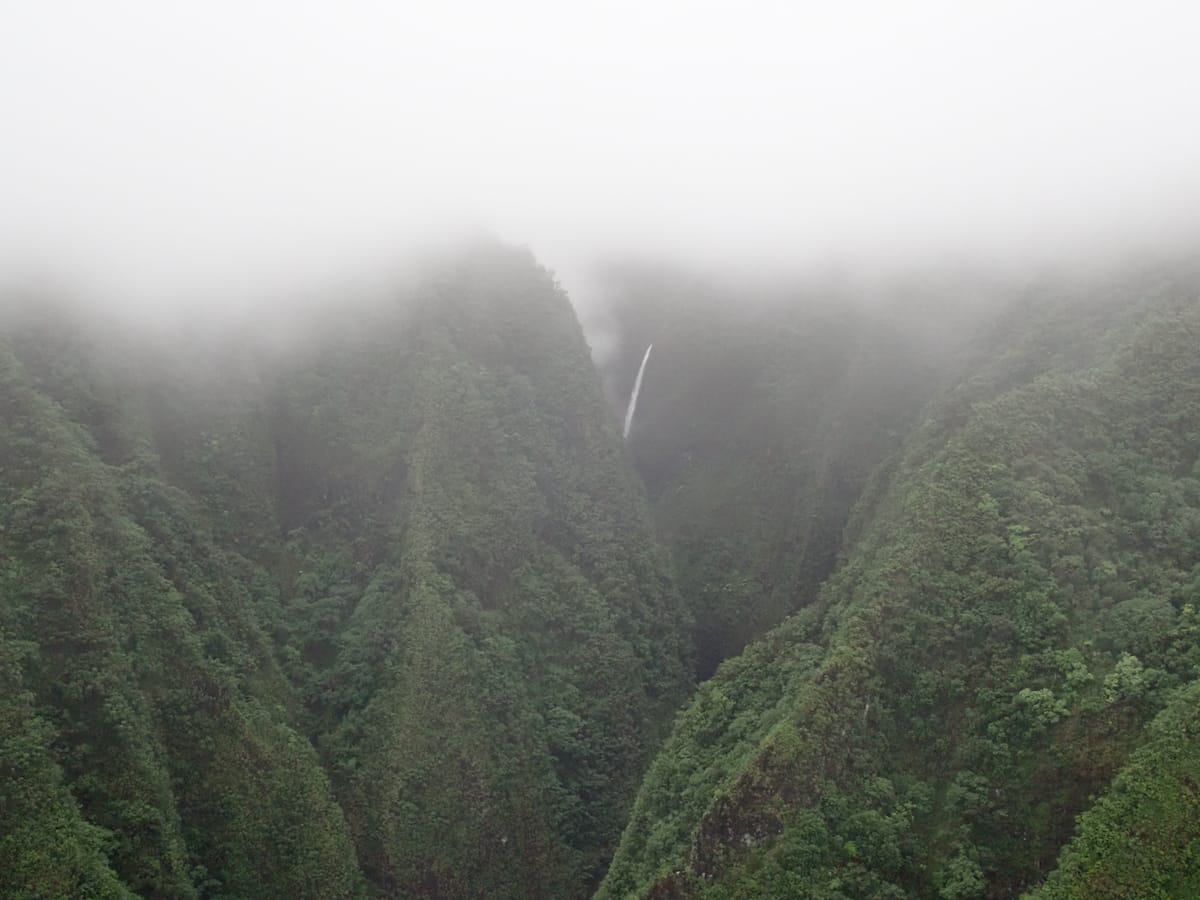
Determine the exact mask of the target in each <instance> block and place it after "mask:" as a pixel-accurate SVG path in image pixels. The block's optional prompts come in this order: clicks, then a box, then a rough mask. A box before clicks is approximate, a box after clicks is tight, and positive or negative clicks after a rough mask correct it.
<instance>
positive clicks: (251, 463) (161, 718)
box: [0, 247, 691, 898]
mask: <svg viewBox="0 0 1200 900" xmlns="http://www.w3.org/2000/svg"><path fill="white" fill-rule="evenodd" d="M400 294H401V296H399V297H398V298H397V299H396V300H395V301H394V302H392V303H390V304H387V305H379V304H361V305H359V306H357V307H354V306H351V307H350V308H348V309H343V310H340V311H338V314H337V315H336V316H335V315H333V314H332V313H328V312H326V313H322V312H319V311H314V312H312V313H311V314H310V319H309V320H307V321H300V322H293V323H290V327H289V331H288V333H284V334H279V333H278V332H279V329H276V330H275V332H274V333H271V334H270V335H269V336H270V337H271V338H272V340H271V341H267V340H266V339H264V338H263V337H262V335H264V334H266V332H264V331H263V330H261V329H258V330H255V331H254V332H253V333H254V334H256V335H259V336H260V337H259V338H258V339H250V338H246V337H239V334H240V333H241V332H238V331H233V332H229V331H218V332H214V333H212V334H209V335H200V336H194V337H192V338H191V339H190V340H188V341H179V342H171V343H167V344H163V345H160V346H159V347H157V348H155V349H147V348H146V346H145V345H144V344H143V343H141V342H135V341H132V340H130V339H127V338H123V337H121V336H120V335H119V334H116V333H112V332H111V331H109V330H106V329H105V328H104V327H101V326H98V325H97V324H96V323H87V322H83V321H81V316H82V314H79V313H75V314H71V313H63V312H57V313H56V312H47V311H38V312H30V313H28V314H27V315H24V316H22V317H17V318H15V319H14V320H13V321H11V322H10V323H9V325H8V326H7V328H6V331H5V334H4V336H3V337H0V380H2V384H0V403H2V404H3V415H2V416H0V467H2V471H0V491H2V492H3V494H2V496H0V592H2V594H3V605H2V607H0V634H2V635H3V644H2V651H3V653H2V655H0V662H2V663H3V665H2V666H0V674H2V675H3V678H4V685H5V687H6V691H5V696H6V697H7V698H8V699H7V700H6V701H5V705H4V706H3V707H2V709H0V716H3V721H4V723H5V729H4V732H3V735H4V737H3V745H2V749H0V754H2V755H0V764H2V765H3V766H4V767H5V768H4V774H5V777H4V778H3V779H2V784H3V787H2V788H0V790H3V791H4V792H5V793H4V800H5V802H4V804H3V807H4V808H3V812H0V816H3V817H4V823H5V828H4V830H3V839H2V841H0V853H2V854H3V857H2V859H3V862H4V863H5V864H4V865H3V866H2V867H0V871H2V872H3V874H2V875H0V879H3V880H4V881H5V882H6V884H5V885H4V890H3V891H2V892H3V893H5V894H6V895H9V894H11V895H14V896H24V895H29V896H63V895H77V894H86V895H94V896H110V895H111V896H125V895H128V894H129V893H131V892H132V893H136V894H142V895H155V896H172V897H189V896H204V897H250V896H264V897H278V896H304V897H321V898H327V897H339V896H359V895H363V894H365V893H367V892H369V891H379V892H382V893H386V894H397V893H399V894H407V895H423V896H444V897H454V896H461V897H474V896H479V895H481V894H484V895H490V896H581V895H584V894H586V893H589V892H590V888H591V886H592V885H593V884H594V882H595V880H596V879H598V878H599V876H600V875H601V874H602V872H603V867H604V865H605V863H606V862H607V859H608V857H609V855H610V854H611V850H612V847H613V845H614V843H615V840H616V838H617V836H618V834H619V832H620V829H621V827H622V825H623V823H624V820H625V816H626V813H627V810H628V806H629V804H630V803H631V801H632V795H633V792H634V790H635V789H636V786H637V781H638V778H639V775H640V773H641V771H643V769H644V768H645V765H646V763H647V760H648V757H649V754H650V753H651V751H652V750H653V749H654V748H655V746H656V744H657V742H658V740H659V738H660V736H661V732H662V729H663V727H664V726H665V724H666V723H667V721H668V719H669V715H670V713H671V712H673V710H674V709H675V708H676V707H677V706H678V704H679V703H680V702H681V701H682V699H683V698H684V696H685V692H686V690H687V685H688V680H689V672H690V667H691V665H690V661H689V658H688V649H687V647H688V644H687V634H688V625H687V617H686V613H685V611H684V609H683V607H682V604H681V602H680V600H679V595H678V593H677V592H676V590H675V588H674V585H673V582H672V577H671V574H670V567H669V564H668V562H667V558H666V556H665V554H664V553H663V552H662V551H660V550H659V548H658V546H657V545H656V543H655V541H654V539H653V536H652V530H651V525H650V520H649V515H648V510H647V508H646V506H645V504H644V501H643V500H642V499H641V495H640V489H639V488H638V486H637V484H636V480H635V478H634V477H633V475H632V471H631V469H630V468H629V467H628V464H627V462H626V457H625V454H624V449H623V447H622V444H621V441H620V438H619V436H618V434H617V432H616V430H615V423H613V421H612V420H611V417H610V416H609V415H608V413H607V410H606V408H605V405H604V399H603V396H602V393H601V390H600V387H599V379H598V377H597V375H596V373H595V371H594V370H593V368H592V367H591V365H590V363H589V361H588V351H587V347H586V344H585V343H584V340H583V337H582V334H581V332H580V330H579V327H578V324H577V323H576V321H575V319H574V316H573V313H572V311H571V309H570V306H569V305H568V303H567V301H566V298H565V297H564V295H563V294H562V293H561V291H559V290H558V289H557V287H556V285H555V284H554V283H553V281H552V279H551V278H550V277H549V276H548V275H547V274H546V273H545V272H544V271H543V270H541V269H540V268H538V267H537V266H536V265H534V264H533V263H532V261H531V260H530V258H529V256H528V254H526V253H524V252H520V251H509V250H506V249H502V248H495V247H479V248H477V249H475V250H473V251H471V252H468V253H466V254H464V255H463V256H460V257H455V258H452V259H446V260H443V261H442V262H440V263H437V264H434V265H430V266H429V267H428V269H427V270H424V271H422V272H419V273H418V274H417V276H416V277H415V278H414V279H413V280H412V284H411V285H410V286H409V287H408V288H406V289H404V290H403V291H401V292H400ZM34 809H41V810H45V811H44V812H42V813H39V814H37V815H34V814H32V813H31V810H34Z"/></svg>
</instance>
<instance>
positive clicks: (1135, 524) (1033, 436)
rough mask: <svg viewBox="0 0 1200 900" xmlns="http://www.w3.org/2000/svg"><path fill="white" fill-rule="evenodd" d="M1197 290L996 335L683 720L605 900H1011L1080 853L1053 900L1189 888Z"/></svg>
mask: <svg viewBox="0 0 1200 900" xmlns="http://www.w3.org/2000/svg"><path fill="white" fill-rule="evenodd" d="M1195 291H1196V289H1195V287H1194V285H1193V284H1191V283H1188V282H1183V283H1180V282H1175V281H1170V280H1166V279H1162V278H1156V277H1154V276H1153V275H1147V274H1144V273H1143V274H1141V275H1139V276H1138V277H1137V278H1136V279H1131V280H1130V282H1129V283H1125V284H1116V285H1112V284H1110V285H1107V286H1105V288H1104V289H1103V290H1100V289H1097V288H1096V286H1094V285H1092V286H1085V288H1084V289H1083V290H1081V293H1082V294H1083V295H1084V296H1083V297H1072V296H1065V297H1064V296H1063V294H1064V291H1063V290H1062V288H1061V286H1060V287H1050V288H1046V289H1045V290H1043V291H1041V292H1039V293H1037V294H1035V295H1034V296H1033V297H1032V298H1031V299H1030V301H1029V302H1028V303H1027V304H1025V305H1024V306H1022V307H1020V308H1017V309H1015V310H1013V311H1012V313H1011V314H1010V315H1009V316H1008V317H1006V318H1005V319H1004V320H1003V321H1002V322H1001V323H1000V324H999V325H998V326H997V327H996V328H994V329H993V330H992V331H991V333H989V334H988V335H986V339H985V340H984V341H982V342H981V346H982V347H983V348H987V349H986V350H981V354H982V356H981V358H980V359H979V361H978V362H976V363H975V364H974V366H973V371H974V373H975V374H974V375H973V376H972V377H971V378H970V379H968V380H966V381H964V382H963V384H961V385H960V386H959V387H957V388H956V389H954V390H952V391H950V392H949V394H948V395H947V396H946V397H944V398H943V399H942V400H940V401H938V402H937V403H936V404H935V405H934V406H933V407H932V408H931V410H930V411H929V413H928V414H927V417H926V420H925V421H924V423H923V424H922V425H921V426H920V427H919V428H918V429H917V430H916V431H915V432H914V434H913V435H912V437H911V438H910V439H909V440H908V441H907V442H906V446H905V449H904V451H903V454H902V455H901V457H900V458H899V460H898V462H897V463H896V464H895V465H894V466H892V467H891V468H890V470H889V472H888V473H886V475H885V477H881V478H880V479H878V480H877V482H876V483H875V484H874V485H873V486H872V488H871V489H870V490H869V491H868V494H867V496H865V497H864V499H863V501H862V502H861V504H860V506H859V513H858V521H856V522H855V523H853V524H852V526H851V528H850V534H851V536H852V539H853V546H852V548H851V549H850V551H849V555H848V558H847V561H846V563H845V565H844V566H842V567H841V568H840V569H839V570H838V572H837V573H836V574H835V575H834V576H833V577H832V578H831V579H830V580H829V581H828V582H827V584H826V585H825V587H824V588H823V590H822V591H821V594H820V596H819V598H818V599H817V601H816V602H815V604H813V605H812V606H809V607H807V608H806V609H805V611H804V613H803V614H801V615H800V616H798V617H796V618H794V619H793V620H791V621H789V622H788V623H786V624H785V625H784V626H782V627H781V628H780V629H778V630H776V631H775V632H773V633H772V634H771V635H770V636H769V637H768V639H767V640H766V641H764V642H762V643H761V644H758V645H753V646H752V647H751V649H750V650H748V651H747V653H745V654H743V656H742V657H741V658H739V659H736V660H733V661H730V662H728V663H726V664H725V665H724V666H723V667H722V668H721V669H720V670H719V671H718V672H717V674H716V676H715V677H714V678H713V679H712V680H711V681H710V682H709V683H708V684H706V685H705V686H704V687H703V688H702V689H701V691H700V692H699V694H698V696H697V698H696V699H695V700H694V701H693V703H692V704H691V706H690V707H689V708H688V710H687V711H686V712H685V713H684V714H683V715H682V716H681V717H680V719H679V720H678V722H677V724H676V728H675V732H674V734H673V735H672V737H671V738H670V739H669V741H668V742H667V744H666V745H665V747H664V750H663V752H662V754H660V756H659V757H658V758H657V759H656V761H655V763H654V765H653V766H652V768H651V771H650V773H649V775H648V777H647V779H646V782H645V783H644V785H643V788H642V792H641V794H640V796H639V798H638V801H637V804H636V807H635V812H634V815H633V817H632V819H631V822H630V824H629V826H628V827H627V829H626V831H625V835H624V837H623V839H622V843H621V846H620V848H619V850H618V853H617V856H616V858H615V860H614V862H613V865H612V867H611V869H610V871H609V874H608V876H607V879H606V881H605V883H604V885H603V887H602V889H601V891H600V896H602V897H616V896H628V895H633V896H642V895H652V896H661V897H683V896H704V897H752V896H779V897H783V896H786V897H867V896H875V897H884V896H895V897H902V896H939V897H945V898H966V897H983V896H996V897H1000V896H1012V895H1014V894H1018V893H1020V892H1021V891H1022V890H1024V889H1030V888H1033V887H1035V886H1036V885H1038V884H1039V883H1041V882H1042V881H1043V880H1044V879H1046V877H1047V875H1048V874H1050V873H1051V872H1052V871H1054V870H1055V866H1056V858H1057V857H1058V855H1059V851H1060V848H1062V847H1063V846H1064V845H1068V846H1067V849H1066V850H1064V851H1063V857H1062V860H1061V870H1059V871H1058V872H1056V873H1055V875H1054V876H1053V878H1051V880H1050V881H1049V882H1048V884H1047V886H1046V888H1045V890H1046V891H1047V892H1048V895H1050V896H1089V897H1097V896H1186V895H1188V894H1189V893H1190V892H1191V891H1190V890H1189V888H1191V889H1194V885H1195V879H1196V877H1197V865H1200V858H1198V857H1196V856H1195V853H1194V849H1195V840H1196V838H1197V836H1198V835H1200V822H1198V820H1197V818H1196V815H1195V813H1196V807H1195V798H1194V796H1192V795H1193V794H1194V779H1195V778H1196V777H1197V774H1198V773H1197V770H1196V768H1195V763H1196V759H1195V756H1194V753H1193V752H1192V746H1191V743H1190V741H1189V734H1190V733H1191V731H1192V730H1194V718H1193V716H1194V709H1195V707H1194V693H1191V691H1192V685H1193V684H1194V683H1195V680H1196V678H1197V676H1198V675H1200V670H1198V668H1197V666H1198V665H1200V643H1198V642H1197V635H1198V632H1197V631H1196V609H1197V603H1198V601H1200V594H1198V593H1197V592H1198V591H1200V569H1198V568H1197V562H1196V561H1197V560H1198V559H1200V363H1198V359H1197V356H1196V354H1195V350H1194V348H1195V346H1196V344H1197V340H1198V339H1200V304H1197V302H1196V299H1195V298H1196V293H1195ZM1181 692H1186V693H1181ZM1189 698H1190V699H1189ZM1164 708H1166V709H1167V710H1168V711H1167V712H1166V713H1164V714H1163V717H1162V718H1161V719H1159V720H1158V724H1157V725H1154V726H1151V727H1149V728H1147V727H1146V726H1147V723H1150V722H1152V721H1155V716H1156V715H1157V714H1158V713H1159V711H1160V710H1163V709H1164ZM742 710H748V711H751V712H750V714H749V715H748V716H742V715H740V711H742ZM1139 748H1140V749H1139ZM1110 784H1111V785H1112V787H1111V789H1109V787H1108V786H1109V785H1110ZM1106 790H1108V791H1109V793H1107V794H1106V795H1105V799H1103V800H1102V801H1101V802H1100V803H1098V804H1097V805H1095V806H1093V805H1092V799H1091V798H1092V797H1093V796H1094V795H1097V794H1102V793H1104V792H1105V791H1106ZM1168 798H1170V799H1168ZM1087 810H1090V811H1089V812H1087V814H1086V815H1085V816H1084V817H1083V818H1082V820H1081V822H1080V829H1081V830H1080V835H1079V837H1078V838H1076V839H1075V840H1074V841H1072V840H1071V834H1072V830H1073V828H1074V826H1075V817H1076V815H1078V814H1080V813H1082V812H1084V811H1087ZM1131 819H1132V821H1130V820H1131ZM1138 823H1140V824H1138ZM1151 876H1153V877H1151ZM1135 883H1136V884H1137V885H1138V887H1137V888H1136V889H1135V890H1134V892H1133V893H1132V894H1131V893H1130V885H1132V884H1135ZM1142 890H1144V891H1145V893H1137V891H1142ZM1155 891H1157V893H1155Z"/></svg>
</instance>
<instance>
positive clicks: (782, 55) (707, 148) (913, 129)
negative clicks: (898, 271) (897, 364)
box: [0, 0, 1200, 307]
mask: <svg viewBox="0 0 1200 900" xmlns="http://www.w3.org/2000/svg"><path fill="white" fill-rule="evenodd" d="M1198 34H1200V13H1197V12H1196V11H1195V8H1194V5H1192V4H1187V3H1156V2H1141V3H1136V4H1134V3H1104V2H1100V3H1097V2H1095V0H1092V2H1078V3H1074V2H1071V3H1066V2H1059V3H1055V2H1004V3H999V2H997V3H955V2H945V3H941V2H919V3H906V4H895V3H839V4H830V3H820V4H818V3H800V2H780V3H766V2H759V3H746V2H743V3H737V4H734V3H721V4H716V3H698V2H682V0H679V2H674V0H673V2H659V3H647V2H624V0H621V2H607V3H604V4H587V5H584V4H568V3H561V2H528V0H522V2H512V3H483V2H441V3H423V4H416V3H383V2H378V3H372V2H365V0H363V2H347V3H332V2H327V3H313V2H294V0H289V2H283V0H274V2H265V0H258V2H237V3H234V2H209V3H203V4H201V3H194V4H192V3H155V2H119V0H107V2H104V3H87V2H82V0H81V2H55V0H42V2H37V3H16V2H9V3H7V4H4V6H3V8H2V9H0V121H2V122H3V128H4V133H3V140H2V141H0V277H3V278H4V279H8V280H14V279H15V280H20V279H22V278H30V277H35V278H47V277H48V278H65V279H66V280H67V281H72V280H73V282H74V283H76V284H81V285H83V286H85V288H86V289H87V290H89V291H92V292H94V293H95V295H96V296H97V297H99V296H104V297H107V298H109V299H110V300H111V299H112V298H120V299H121V301H122V302H125V303H131V304H133V303H138V304H144V305H150V306H160V307H161V306H172V305H175V304H181V303H185V302H188V301H187V298H189V297H191V298H197V297H203V298H204V300H205V302H208V303H217V302H240V300H235V298H244V297H246V296H250V295H252V294H255V293H267V292H270V291H273V290H279V289H281V288H282V287H284V286H288V285H293V286H294V285H298V284H304V283H308V282H313V281H316V280H320V279H323V278H329V277H337V276H341V275H346V274H348V273H353V272H355V271H358V272H364V273H365V272H368V271H371V270H373V269H376V268H379V267H382V266H385V265H386V264H387V261H388V260H389V258H390V257H391V256H392V255H394V254H397V253H399V252H400V248H402V247H409V246H411V245H412V244H413V243H428V242H436V241H438V240H441V239H443V238H444V237H446V236H448V235H453V234H457V233H459V232H461V231H463V230H482V231H486V232H488V233H491V234H495V235H497V236H499V237H500V238H502V239H504V240H507V241H512V242H516V243H521V244H527V245H529V246H530V247H531V248H532V250H533V251H534V252H535V253H536V254H537V255H538V257H539V259H541V260H542V261H543V262H544V263H546V264H547V265H549V266H550V267H552V268H554V269H556V270H557V271H558V272H559V274H560V277H561V278H562V280H563V281H564V283H565V285H566V287H567V288H568V289H569V290H571V291H572V293H573V294H575V295H576V296H577V297H578V296H586V295H587V293H588V287H587V274H586V273H587V272H588V267H589V265H590V264H591V263H592V261H594V260H596V259H599V258H601V257H604V258H612V257H613V256H619V255H622V254H626V255H632V256H638V257H643V258H645V257H656V256H657V257H662V258H669V259H672V260H678V261H683V262H685V263H686V262H689V261H691V262H697V263H703V264H704V265H709V266H713V265H739V266H747V267H754V266H759V267H768V268H770V267H789V266H802V265H807V264H816V263H823V262H827V261H829V260H838V261H842V262H845V263H846V264H847V265H851V266H854V265H864V266H870V265H882V266H888V265H899V264H904V265H912V264H919V263H921V262H922V261H926V260H937V259H944V258H973V259H975V258H977V259H984V260H1001V261H1004V260H1013V259H1018V260H1026V259H1028V260H1043V259H1047V258H1053V257H1055V256H1059V255H1070V254H1078V253H1084V254H1087V253H1091V254H1101V255H1103V254H1104V253H1107V252H1110V251H1113V250H1114V249H1116V248H1126V247H1133V248H1137V247H1170V246H1182V247H1185V248H1186V246H1187V244H1188V242H1189V241H1190V239H1191V238H1190V235H1191V233H1192V232H1193V231H1194V226H1195V225H1196V224H1198V223H1200V215H1198V213H1200V167H1198V166H1197V165H1196V161H1197V160H1198V159H1200V119H1198V116H1197V112H1198V109H1197V106H1198V105H1200V104H1198V103H1197V93H1196V85H1197V84H1200V54H1197V53H1196V52H1195V50H1196V48H1195V41H1196V37H1197V35H1198Z"/></svg>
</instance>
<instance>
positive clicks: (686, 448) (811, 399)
mask: <svg viewBox="0 0 1200 900" xmlns="http://www.w3.org/2000/svg"><path fill="white" fill-rule="evenodd" d="M604 284H605V286H606V292H607V293H606V296H608V297H609V299H610V302H611V304H612V307H613V312H612V313H611V319H610V321H609V322H608V325H609V327H610V328H611V329H612V330H613V331H614V332H615V333H617V334H619V335H620V336H621V340H622V341H623V345H624V346H625V347H626V348H627V352H625V353H622V354H621V355H620V358H618V359H615V360H611V361H608V362H606V364H605V366H604V369H605V371H606V373H607V375H608V380H609V385H610V394H611V395H612V397H613V399H614V401H615V404H616V405H617V406H618V408H619V407H620V405H621V403H623V402H624V400H625V398H626V397H627V396H628V387H629V381H630V379H631V378H632V376H633V373H634V371H636V368H637V363H638V359H639V358H640V354H641V352H642V350H644V348H645V347H646V345H647V344H648V343H650V342H651V341H653V342H654V355H653V357H652V359H651V361H650V365H649V367H648V371H647V373H646V378H645V383H644V385H643V392H642V396H641V399H640V403H639V409H638V418H637V422H636V423H635V425H634V428H633V431H632V434H631V436H630V446H631V453H632V454H633V458H634V461H635V464H636V466H637V469H638V472H639V474H641V476H642V478H643V480H644V481H645V483H646V487H647V491H648V493H649V495H650V497H651V500H652V502H653V505H654V512H655V519H656V522H657V524H658V527H659V529H660V531H661V532H662V534H663V536H664V539H665V540H666V541H667V542H668V544H669V545H670V548H671V551H672V555H673V557H674V559H675V562H676V566H677V569H678V572H679V579H680V585H681V588H682V590H683V593H684V595H685V596H686V597H687V598H688V601H689V603H690V604H691V606H692V608H693V611H694V614H695V618H696V631H695V637H696V646H697V669H698V672H697V674H698V675H699V676H700V677H701V678H706V677H708V676H709V675H711V674H712V672H713V670H714V669H715V668H716V667H717V665H718V664H719V663H720V662H721V661H722V660H724V659H727V658H728V657H730V656H732V655H734V654H736V653H737V652H739V651H740V650H741V649H742V648H743V647H744V646H745V645H746V644H747V642H748V641H750V640H753V639H754V638H757V637H761V636H762V635H763V634H765V633H766V632H767V631H768V630H769V629H770V628H771V627H773V626H774V625H777V624H779V622H781V621H782V620H783V619H784V618H785V617H786V616H788V615H790V614H791V613H793V612H795V611H797V610H798V609H801V608H802V607H804V606H805V605H807V604H808V603H810V602H811V601H812V599H813V598H814V597H815V595H816V593H817V589H818V587H819V586H820V584H821V582H822V581H823V580H824V579H825V578H826V577H827V576H828V575H829V574H830V573H831V572H832V571H833V569H834V567H835V566H836V564H837V561H838V559H839V555H840V553H841V551H842V549H843V543H844V542H843V531H844V529H845V527H846V525H847V523H848V520H849V517H850V510H851V509H852V507H853V506H854V504H855V502H856V501H857V500H858V498H859V497H860V495H861V494H862V492H863V490H864V489H865V487H866V485H867V483H868V480H869V479H870V477H871V475H872V473H873V472H874V471H875V470H876V468H877V467H878V466H879V465H881V464H882V463H883V462H884V461H885V460H887V459H889V458H890V457H891V456H892V455H893V454H894V453H895V452H896V450H897V449H898V447H899V446H900V444H901V442H902V441H903V439H904V436H905V435H906V434H907V432H908V430H909V429H910V428H911V427H912V426H913V425H914V423H915V422H916V420H917V417H918V414H919V412H920V410H921V408H922V407H923V406H924V404H925V403H927V402H928V401H929V400H930V399H931V398H932V397H933V396H934V395H935V394H936V392H937V390H938V389H939V387H940V386H943V385H944V384H946V383H947V382H948V381H950V380H952V378H953V377H954V376H955V375H956V374H957V373H958V371H959V370H960V368H961V364H962V359H961V357H962V353H963V345H964V342H965V340H966V337H967V336H968V335H969V334H970V333H971V329H970V327H969V324H968V323H969V322H970V320H971V319H972V317H974V316H977V315H980V310H981V308H987V304H986V303H984V302H981V301H979V300H977V299H974V298H971V292H970V291H969V290H966V289H961V290H959V289H957V288H958V287H959V286H958V285H953V286H947V285H946V284H945V283H943V282H942V281H940V280H938V279H933V278H931V279H926V280H922V281H920V282H919V283H917V284H913V285H909V284H897V285H894V286H892V287H891V288H890V289H889V290H890V293H888V294H886V296H883V297H875V296H872V295H871V294H870V293H868V292H866V291H865V290H864V289H863V288H861V287H855V286H853V285H847V284H841V283H839V282H836V281H831V282H829V283H824V282H813V283H805V282H799V283H797V284H792V285H789V284H787V283H786V282H785V283H783V284H780V285H772V284H761V283H760V284H755V283H754V282H749V283H747V284H737V283H733V282H727V283H724V284H722V283H721V282H719V281H714V280H712V279H702V278H697V277H696V276H689V275H688V274H687V273H685V272H680V271H675V270H662V269H652V268H651V269H644V268H637V267H632V266H630V267H624V268H619V267H614V268H613V269H612V270H611V271H610V272H609V273H608V277H607V279H606V280H605V281H604ZM908 295H911V296H908Z"/></svg>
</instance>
